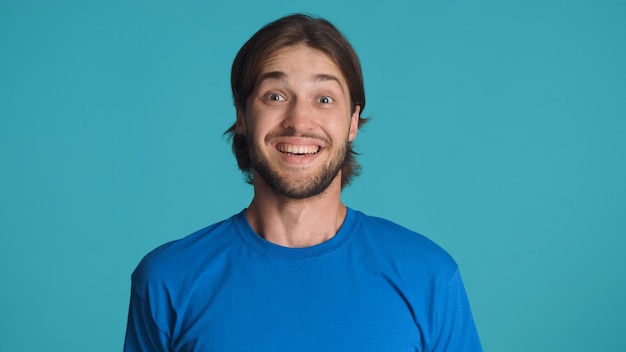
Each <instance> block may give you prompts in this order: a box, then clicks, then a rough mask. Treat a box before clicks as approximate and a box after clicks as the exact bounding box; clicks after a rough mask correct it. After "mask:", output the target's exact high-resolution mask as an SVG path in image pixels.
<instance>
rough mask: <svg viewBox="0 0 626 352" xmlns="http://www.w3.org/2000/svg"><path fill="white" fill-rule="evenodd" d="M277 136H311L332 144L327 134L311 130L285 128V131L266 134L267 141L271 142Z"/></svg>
mask: <svg viewBox="0 0 626 352" xmlns="http://www.w3.org/2000/svg"><path fill="white" fill-rule="evenodd" d="M277 137H300V138H311V139H317V140H320V141H322V142H324V144H326V145H330V144H331V140H330V138H328V137H327V136H325V135H320V134H316V133H311V132H296V131H294V130H283V131H278V132H273V133H269V134H268V135H266V136H265V141H266V142H269V141H270V140H271V139H273V138H277Z"/></svg>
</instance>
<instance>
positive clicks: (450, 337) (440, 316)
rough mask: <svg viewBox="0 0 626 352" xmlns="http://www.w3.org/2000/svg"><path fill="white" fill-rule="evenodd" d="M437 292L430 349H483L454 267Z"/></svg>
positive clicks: (473, 351)
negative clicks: (432, 343) (452, 272)
mask: <svg viewBox="0 0 626 352" xmlns="http://www.w3.org/2000/svg"><path fill="white" fill-rule="evenodd" d="M438 291H439V292H437V295H436V297H437V298H436V299H437V303H436V313H435V314H436V316H435V329H434V330H433V332H434V334H435V335H436V336H433V341H434V346H433V348H432V351H434V352H440V351H441V352H443V351H463V352H481V351H482V350H483V349H482V347H481V344H480V339H479V337H478V333H477V331H476V326H475V324H474V318H473V317H472V312H471V309H470V305H469V301H468V298H467V293H466V292H465V287H464V286H463V281H462V280H461V275H460V273H459V270H458V268H457V270H456V271H455V272H454V274H453V275H452V276H451V277H450V279H449V280H448V281H447V282H443V283H442V284H441V285H440V287H439V288H438Z"/></svg>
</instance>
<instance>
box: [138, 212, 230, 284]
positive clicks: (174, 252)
mask: <svg viewBox="0 0 626 352" xmlns="http://www.w3.org/2000/svg"><path fill="white" fill-rule="evenodd" d="M236 216H237V215H234V216H232V217H230V218H228V219H226V220H223V221H220V222H218V223H215V224H213V225H210V226H207V227H205V228H203V229H200V230H198V231H196V232H194V233H192V234H190V235H188V236H185V237H183V238H181V239H178V240H175V241H171V242H168V243H165V244H163V245H161V246H159V247H157V248H155V249H154V250H152V251H151V252H149V253H148V254H147V255H146V256H144V257H143V259H142V260H141V261H140V262H139V264H138V265H137V268H136V269H135V270H134V272H133V274H132V281H133V286H134V288H135V289H136V290H137V292H138V293H139V294H140V295H141V293H142V290H144V289H147V288H148V286H154V285H165V286H169V285H170V284H175V282H180V281H185V275H189V274H190V273H192V274H194V275H197V274H198V271H199V270H201V269H202V268H206V267H207V265H206V264H207V262H210V261H216V260H219V258H220V253H221V252H224V251H227V248H228V247H229V246H232V245H233V243H236V242H237V237H238V236H237V235H236V231H237V230H236V229H235V227H236V224H235V222H236V221H235V219H236Z"/></svg>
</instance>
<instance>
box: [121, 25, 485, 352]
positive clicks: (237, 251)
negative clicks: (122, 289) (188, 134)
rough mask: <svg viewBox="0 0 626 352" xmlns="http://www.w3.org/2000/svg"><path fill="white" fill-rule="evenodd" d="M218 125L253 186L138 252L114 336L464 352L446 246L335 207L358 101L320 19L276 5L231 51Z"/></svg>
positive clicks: (464, 319)
mask: <svg viewBox="0 0 626 352" xmlns="http://www.w3.org/2000/svg"><path fill="white" fill-rule="evenodd" d="M231 84H232V90H233V97H234V101H235V108H236V116H237V117H236V122H235V124H234V125H233V126H232V127H231V128H230V129H229V130H228V131H227V133H229V134H230V135H231V136H232V137H233V150H234V153H235V155H236V157H237V161H238V164H239V167H240V168H241V170H242V171H243V172H244V174H245V175H246V177H247V180H248V181H249V182H250V183H251V184H252V185H253V187H254V197H253V199H252V202H251V203H250V205H249V207H248V208H247V209H245V210H244V211H242V212H241V213H239V214H237V215H234V216H233V217H231V218H229V219H227V220H225V221H222V222H220V223H217V224H214V225H212V226H209V227H207V228H205V229H202V230H200V231H198V232H196V233H194V234H191V235H189V236H188V237H185V238H183V239H181V240H178V241H174V242H171V243H168V244H165V245H163V246H161V247H159V248H157V249H156V250H154V251H153V252H151V253H150V254H148V255H147V256H146V257H145V258H144V259H143V261H142V262H141V263H140V264H139V266H138V267H137V269H136V270H135V272H134V273H133V277H132V279H133V280H132V281H133V282H132V293H131V303H130V314H129V318H128V329H127V334H126V341H125V350H126V351H464V352H468V351H480V350H481V347H480V342H479V339H478V336H477V333H476V329H475V327H474V323H473V319H472V316H471V312H470V308H469V304H468V301H467V297H466V294H465V291H464V288H463V284H462V282H461V278H460V276H459V272H458V268H457V265H456V263H455V262H454V261H453V259H452V258H451V257H450V256H449V255H448V254H447V253H446V252H445V251H443V250H442V249H441V248H440V247H438V246H437V245H436V244H434V243H433V242H431V241H429V240H428V239H426V238H425V237H423V236H421V235H418V234H416V233H414V232H411V231H409V230H407V229H404V228H402V227H400V226H398V225H396V224H393V223H391V222H389V221H386V220H383V219H379V218H374V217H369V216H366V215H364V214H363V213H360V212H358V211H355V210H353V209H350V208H347V207H346V206H345V205H344V204H342V202H341V200H340V194H341V189H342V187H344V186H345V185H347V184H348V183H349V181H350V179H351V177H353V176H354V175H356V174H357V173H358V169H359V167H358V164H357V163H356V161H355V159H354V151H353V150H352V141H354V139H355V138H356V136H357V131H358V128H359V125H360V124H362V123H363V122H364V120H363V119H362V118H361V116H360V114H361V111H363V108H364V107H365V94H364V89H363V79H362V75H361V68H360V64H359V60H358V58H357V56H356V54H355V52H354V51H353V49H352V47H351V46H350V44H349V43H348V42H347V41H346V40H345V38H344V37H343V36H342V35H341V34H340V33H339V32H338V31H337V29H336V28H335V27H334V26H333V25H332V24H330V23H329V22H327V21H325V20H323V19H314V18H311V17H308V16H304V15H292V16H287V17H284V18H282V19H279V20H277V21H275V22H273V23H270V24H269V25H267V26H265V27H264V28H262V29H261V30H260V31H259V32H257V33H256V34H255V35H254V36H253V37H252V38H251V39H250V40H249V41H248V42H247V43H246V44H245V45H244V46H243V47H242V48H241V50H240V51H239V53H238V55H237V57H236V58H235V61H234V63H233V68H232V76H231Z"/></svg>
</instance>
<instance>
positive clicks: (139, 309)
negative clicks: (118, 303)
mask: <svg viewBox="0 0 626 352" xmlns="http://www.w3.org/2000/svg"><path fill="white" fill-rule="evenodd" d="M168 341H169V338H168V336H167V334H165V333H164V332H163V331H162V330H161V329H160V328H159V326H158V325H157V323H156V322H155V320H154V316H153V314H152V311H151V309H150V304H149V302H148V301H146V300H145V299H144V298H142V297H141V296H140V295H139V294H138V293H137V292H135V290H134V289H132V291H131V296H130V308H129V312H128V325H127V327H126V339H125V341H124V352H140V351H142V352H145V351H155V352H156V351H159V352H161V351H169V350H170V349H169V347H168V345H169V342H168Z"/></svg>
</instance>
